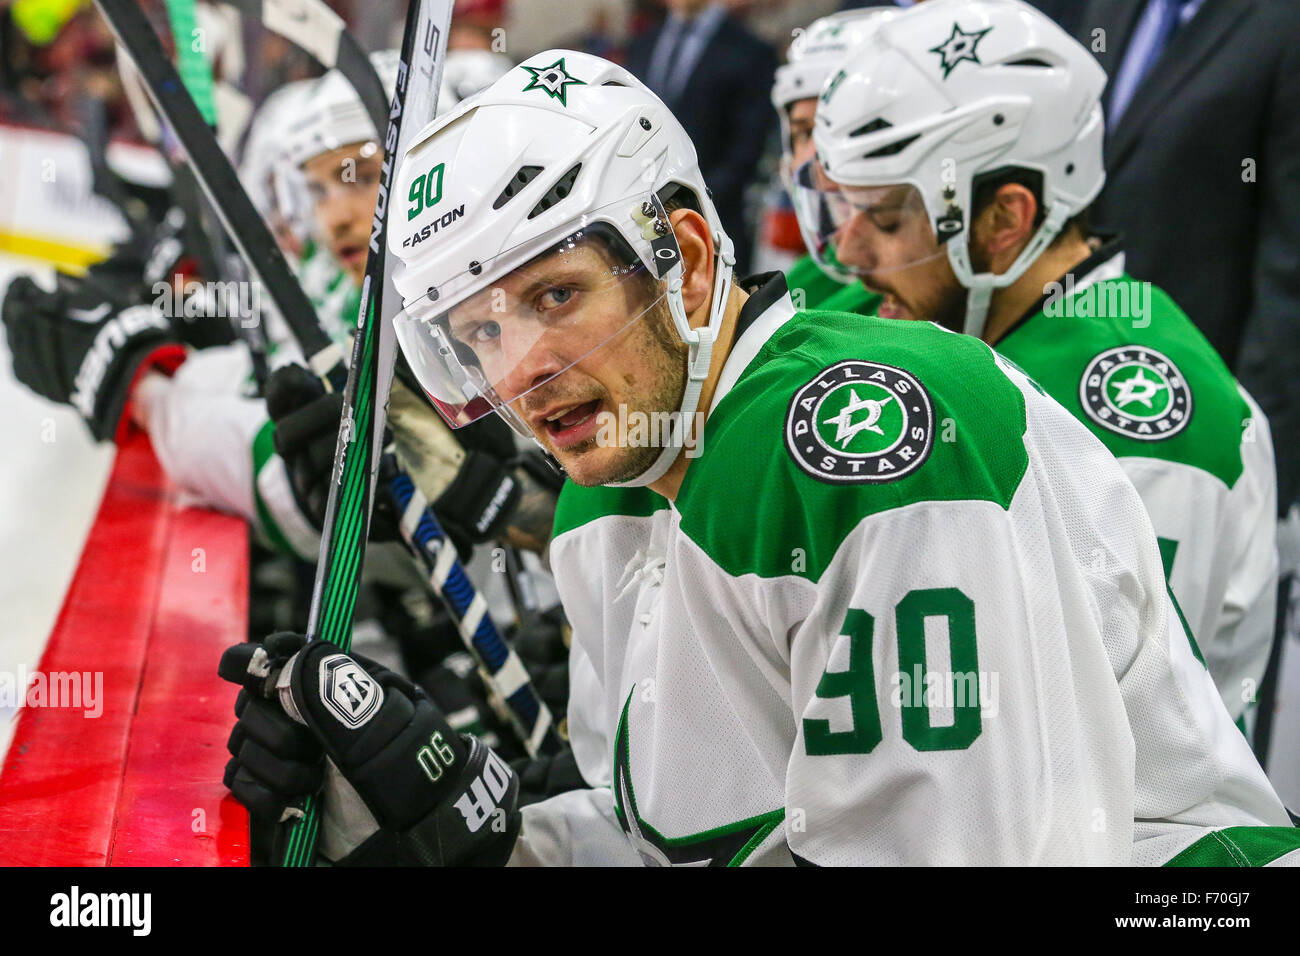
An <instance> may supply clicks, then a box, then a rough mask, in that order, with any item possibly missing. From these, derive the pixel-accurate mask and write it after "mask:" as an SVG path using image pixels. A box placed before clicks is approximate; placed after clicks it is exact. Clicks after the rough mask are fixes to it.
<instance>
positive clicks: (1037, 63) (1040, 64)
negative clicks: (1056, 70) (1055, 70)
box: [1006, 57, 1052, 70]
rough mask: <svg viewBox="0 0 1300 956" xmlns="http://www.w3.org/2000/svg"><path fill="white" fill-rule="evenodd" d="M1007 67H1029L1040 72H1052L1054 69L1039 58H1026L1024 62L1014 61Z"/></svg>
mask: <svg viewBox="0 0 1300 956" xmlns="http://www.w3.org/2000/svg"><path fill="white" fill-rule="evenodd" d="M1006 65H1007V66H1029V67H1034V68H1036V69H1040V70H1050V69H1051V68H1052V64H1050V63H1048V62H1047V61H1046V60H1040V59H1038V58H1037V57H1026V58H1025V59H1023V60H1013V61H1011V62H1010V63H1008V64H1006Z"/></svg>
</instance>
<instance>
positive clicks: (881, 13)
mask: <svg viewBox="0 0 1300 956" xmlns="http://www.w3.org/2000/svg"><path fill="white" fill-rule="evenodd" d="M899 12H901V11H900V10H899V9H898V8H897V7H866V8H863V9H858V10H845V11H842V12H840V13H833V14H831V15H830V16H827V17H822V18H821V19H820V20H814V21H813V22H812V23H811V24H810V25H809V26H808V28H807V29H806V30H800V31H798V32H797V33H796V34H795V37H794V39H793V40H792V41H791V43H790V51H789V53H788V54H787V58H786V59H787V62H786V63H785V64H784V65H783V66H779V67H777V70H776V80H775V82H774V83H773V84H772V105H773V106H774V107H776V115H777V116H778V117H779V119H780V122H781V180H782V182H784V183H785V187H786V191H787V192H788V193H790V198H791V199H792V200H793V202H794V212H795V218H796V220H797V221H798V223H799V232H800V234H801V235H802V236H803V243H804V247H805V248H806V249H807V250H808V254H809V255H810V256H812V258H813V261H814V262H816V263H817V265H818V266H819V267H820V268H821V270H822V271H823V272H825V273H826V274H827V275H829V276H830V277H831V278H833V279H836V280H838V281H840V282H850V281H852V280H853V275H852V273H849V272H846V271H845V270H844V269H843V268H841V267H840V266H839V265H838V264H837V263H836V262H835V256H834V253H833V251H832V249H831V248H830V246H829V245H828V244H827V243H825V242H824V241H819V237H820V236H821V234H822V232H823V231H824V230H823V229H822V228H821V227H820V223H821V222H822V221H823V220H824V219H825V217H824V215H823V214H822V213H821V210H820V204H819V203H817V202H815V201H813V202H810V201H808V200H815V199H816V198H817V197H816V196H815V195H814V194H812V193H810V192H807V191H803V190H797V189H795V188H794V184H793V180H792V174H793V171H794V155H793V150H792V148H791V142H790V139H791V137H790V108H791V107H792V106H793V105H794V104H795V103H798V102H799V101H800V100H807V99H814V98H816V97H817V95H818V94H819V93H821V89H822V87H823V86H824V85H825V84H826V81H827V80H828V79H829V78H830V75H831V73H832V72H834V70H835V69H836V68H837V67H838V66H839V65H840V62H841V61H842V60H843V59H844V57H845V56H846V55H847V54H848V52H849V51H850V50H852V49H854V48H855V47H857V46H858V45H859V44H860V43H861V42H862V41H863V40H864V39H866V37H867V36H868V35H869V34H870V32H871V30H872V29H873V28H874V27H875V25H876V24H878V23H880V22H882V21H883V20H886V19H888V18H890V17H892V16H896V15H897V14H898V13H899Z"/></svg>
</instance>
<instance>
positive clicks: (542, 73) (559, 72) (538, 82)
mask: <svg viewBox="0 0 1300 956" xmlns="http://www.w3.org/2000/svg"><path fill="white" fill-rule="evenodd" d="M524 69H525V70H527V71H528V72H529V73H531V74H532V75H533V78H532V79H531V80H529V81H528V85H527V86H525V87H524V89H523V92H525V93H527V92H528V91H529V90H543V91H545V92H546V94H547V95H548V96H550V97H551V99H555V100H559V101H560V105H561V106H568V105H569V100H568V89H569V87H570V86H586V85H587V81H586V80H580V79H578V78H577V77H576V76H571V75H570V74H569V71H568V70H567V69H565V67H564V57H560V58H559V59H558V60H556V61H555V62H554V63H552V64H551V65H550V66H544V67H540V68H539V67H535V66H525V67H524Z"/></svg>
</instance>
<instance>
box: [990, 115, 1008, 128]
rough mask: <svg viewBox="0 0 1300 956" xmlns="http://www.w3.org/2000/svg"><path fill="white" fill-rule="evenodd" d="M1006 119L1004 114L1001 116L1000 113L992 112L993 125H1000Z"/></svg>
mask: <svg viewBox="0 0 1300 956" xmlns="http://www.w3.org/2000/svg"><path fill="white" fill-rule="evenodd" d="M1006 121H1007V118H1006V117H1005V116H1003V115H1002V114H1001V113H996V114H994V116H993V125H994V126H1001V125H1002V124H1003V123H1005V122H1006Z"/></svg>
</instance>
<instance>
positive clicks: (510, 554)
mask: <svg viewBox="0 0 1300 956" xmlns="http://www.w3.org/2000/svg"><path fill="white" fill-rule="evenodd" d="M168 2H169V3H175V2H178V0H168ZM221 2H223V3H225V4H227V5H228V6H230V7H233V8H234V9H237V10H238V11H239V12H240V14H241V15H242V16H244V17H248V18H252V19H257V20H259V21H260V22H261V23H262V25H263V26H264V27H265V28H266V29H268V30H271V31H272V32H274V33H277V34H279V35H280V36H281V37H283V38H285V39H286V40H288V41H289V42H290V43H293V44H294V45H295V46H297V47H299V48H300V49H302V50H304V51H306V52H307V53H308V54H310V55H311V56H312V58H313V59H315V60H316V62H317V63H319V64H320V65H321V66H323V67H325V68H326V69H337V70H338V71H339V72H340V73H341V74H342V75H343V78H344V79H346V80H347V81H348V83H349V85H351V87H352V89H353V91H354V92H355V93H356V94H357V97H358V98H359V99H360V100H361V103H362V106H363V107H364V108H365V110H366V112H367V113H368V114H369V116H370V119H371V122H373V123H374V126H375V129H376V130H382V129H385V128H386V127H387V124H388V101H387V100H386V98H385V93H384V88H383V83H382V81H381V80H380V78H379V76H378V74H377V73H376V72H375V69H374V66H373V65H372V64H371V62H370V59H369V57H367V56H366V54H365V51H363V50H362V49H361V47H360V45H359V44H358V43H357V42H356V39H355V38H354V37H353V36H352V34H350V33H349V32H348V31H347V26H346V24H345V23H344V22H343V20H342V18H341V17H339V15H338V14H336V13H335V12H334V11H333V10H331V9H330V8H329V7H328V6H326V5H325V3H324V0H221ZM431 119H433V116H432V115H429V116H423V117H420V118H419V121H420V122H421V124H423V123H424V122H428V121H429V120H431ZM390 291H391V290H390ZM400 372H401V369H400V366H399V375H400ZM401 380H402V381H403V382H404V384H405V385H406V386H408V387H409V388H411V389H412V390H413V391H415V392H416V393H418V385H417V383H415V382H414V380H413V379H410V378H406V377H403V378H402V379H401ZM389 416H390V418H391V419H392V420H393V422H394V426H395V427H396V428H397V429H398V430H399V431H400V430H401V425H402V422H403V420H404V419H403V417H402V416H401V414H400V413H399V412H395V411H391V410H390V412H389ZM404 464H407V463H404ZM407 467H408V468H410V465H409V464H407ZM412 470H413V469H412ZM504 550H505V554H506V571H505V574H506V584H507V589H508V591H509V594H510V599H511V602H512V603H513V605H514V607H515V616H516V618H517V619H518V622H519V626H520V627H528V626H529V625H530V624H531V623H532V622H533V621H534V620H535V619H536V609H535V608H534V607H532V606H531V605H530V603H529V600H528V597H527V592H528V591H529V587H528V582H527V580H526V579H525V578H523V577H522V575H523V569H522V562H521V559H520V556H519V554H518V553H517V552H516V550H515V549H514V548H513V547H509V546H505V547H504ZM435 591H436V592H437V593H439V594H441V593H442V589H441V588H440V587H436V586H435Z"/></svg>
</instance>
